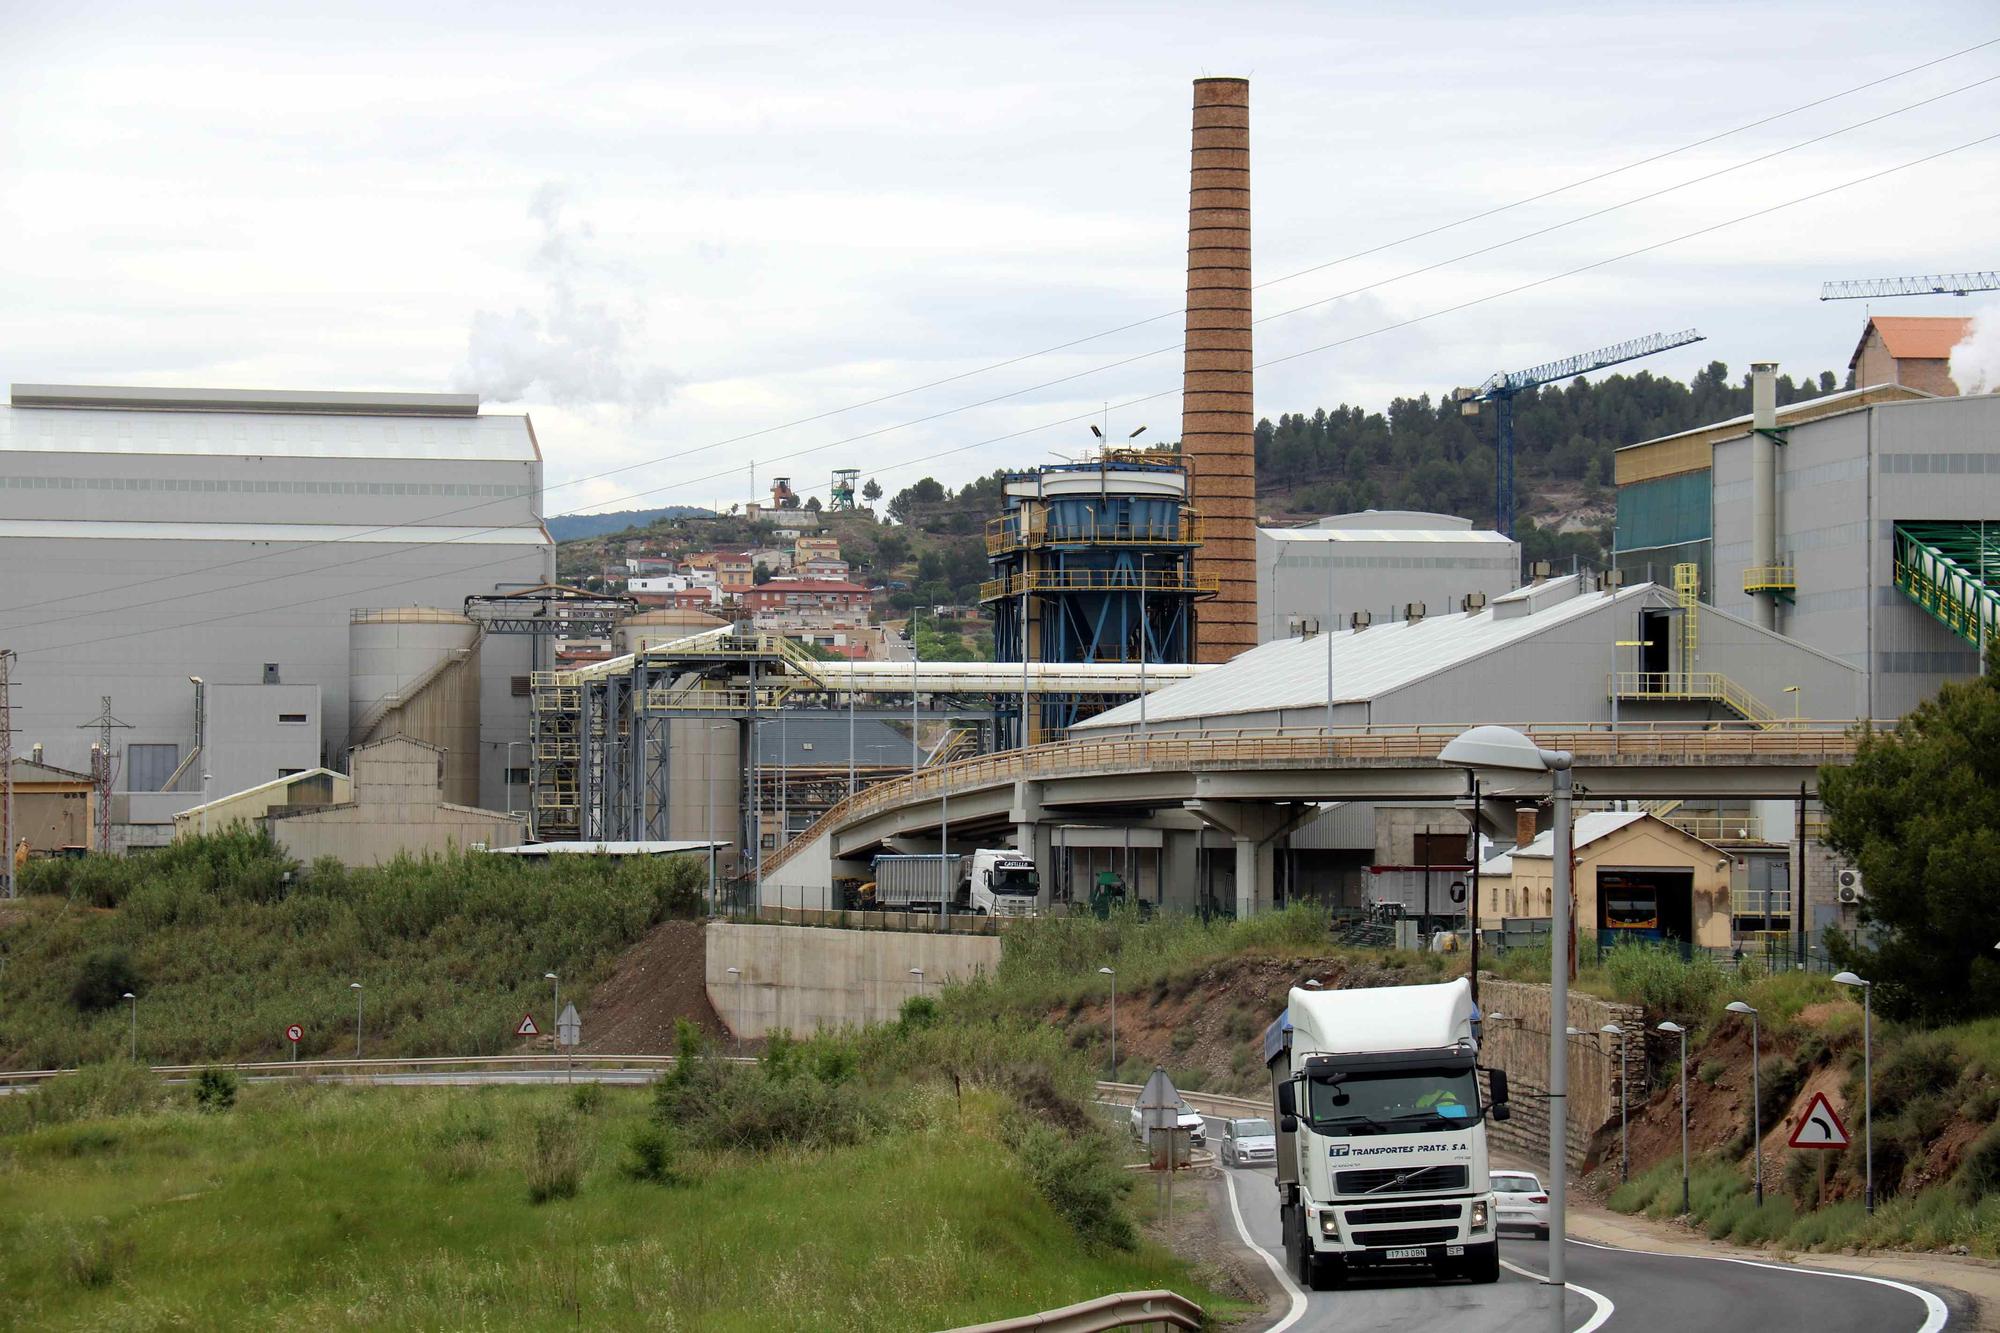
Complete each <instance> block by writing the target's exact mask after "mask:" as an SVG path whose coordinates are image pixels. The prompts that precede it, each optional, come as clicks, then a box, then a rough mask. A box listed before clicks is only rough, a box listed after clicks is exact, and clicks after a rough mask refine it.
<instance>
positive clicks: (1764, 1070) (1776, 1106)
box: [1757, 1055, 1808, 1125]
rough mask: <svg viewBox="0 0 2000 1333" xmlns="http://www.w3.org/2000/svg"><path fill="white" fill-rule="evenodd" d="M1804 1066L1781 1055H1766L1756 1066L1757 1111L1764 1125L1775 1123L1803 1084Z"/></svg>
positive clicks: (1804, 1079)
mask: <svg viewBox="0 0 2000 1333" xmlns="http://www.w3.org/2000/svg"><path fill="white" fill-rule="evenodd" d="M1807 1072H1808V1070H1807V1068H1806V1066H1804V1065H1802V1064H1800V1063H1798V1062H1797V1061H1795V1060H1788V1059H1786V1058H1785V1057H1784V1056H1782V1055H1767V1056H1765V1057H1764V1059H1763V1061H1762V1062H1761V1063H1760V1064H1759V1065H1758V1066H1757V1090H1758V1096H1759V1099H1760V1105H1759V1107H1758V1110H1759V1113H1760V1114H1761V1115H1762V1116H1763V1122H1764V1123H1765V1124H1766V1125H1775V1124H1777V1123H1778V1118H1779V1117H1780V1116H1782V1115H1783V1114H1784V1112H1785V1108H1786V1107H1788V1106H1790V1105H1791V1104H1792V1099H1793V1098H1794V1097H1796V1096H1798V1095H1799V1089H1800V1088H1801V1087H1803V1086H1805V1081H1806V1074H1807Z"/></svg>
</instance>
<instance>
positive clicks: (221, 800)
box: [175, 768, 352, 818]
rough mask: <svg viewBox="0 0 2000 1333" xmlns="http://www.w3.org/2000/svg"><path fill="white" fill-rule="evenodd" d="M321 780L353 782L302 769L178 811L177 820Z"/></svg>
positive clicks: (341, 775) (336, 774)
mask: <svg viewBox="0 0 2000 1333" xmlns="http://www.w3.org/2000/svg"><path fill="white" fill-rule="evenodd" d="M319 778H332V779H335V780H336V781H337V782H350V781H352V779H351V778H349V777H348V776H347V774H345V773H340V772H336V771H335V770H333V769H331V768H307V769H302V770H300V771H299V772H297V773H287V774H285V776H283V777H281V778H272V779H271V780H270V781H269V782H260V783H258V784H257V785H256V786H254V787H245V788H244V789H243V790H241V791H233V792H230V793H229V794H228V795H226V796H216V797H213V798H211V799H209V800H207V801H204V802H202V803H201V804H200V805H191V806H189V807H187V808H186V809H185V810H179V811H176V812H175V818H179V817H180V816H182V815H198V814H200V813H201V812H202V811H204V810H214V809H216V808H218V807H220V806H225V805H231V804H233V803H235V802H237V801H240V800H242V799H243V798H244V797H245V796H255V795H256V794H257V793H258V792H265V791H271V790H273V789H275V788H278V787H291V786H295V785H297V784H298V783H301V782H312V781H314V780H316V779H319Z"/></svg>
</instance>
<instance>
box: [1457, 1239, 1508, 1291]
mask: <svg viewBox="0 0 2000 1333" xmlns="http://www.w3.org/2000/svg"><path fill="white" fill-rule="evenodd" d="M1469 1250H1470V1252H1469V1253H1468V1254H1467V1255H1466V1256H1465V1261H1464V1262H1465V1267H1464V1269H1463V1270H1462V1271H1463V1272H1464V1273H1465V1276H1466V1277H1467V1278H1468V1279H1470V1280H1471V1281H1473V1282H1498V1281H1499V1280H1500V1242H1499V1241H1497V1240H1496V1241H1493V1242H1491V1243H1489V1244H1486V1245H1475V1246H1471V1247H1469Z"/></svg>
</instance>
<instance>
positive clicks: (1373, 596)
mask: <svg viewBox="0 0 2000 1333" xmlns="http://www.w3.org/2000/svg"><path fill="white" fill-rule="evenodd" d="M1520 579H1521V544H1520V543H1519V542H1517V541H1515V540H1513V539H1512V538H1511V537H1507V536H1504V535H1503V534H1501V533H1498V532H1494V531H1491V530H1489V529H1479V528H1474V527H1473V526H1472V520H1471V519H1465V518H1459V517H1457V516H1455V515H1452V514H1427V513H1420V512H1417V511H1414V510H1402V509H1379V510H1378V509H1369V510H1364V511H1363V512H1361V513H1358V514H1336V515H1334V516H1333V517H1331V518H1323V519H1320V520H1319V521H1318V522H1317V523H1314V524H1311V525H1310V526H1307V527H1303V528H1259V529H1257V641H1258V642H1259V643H1269V642H1270V641H1271V640H1273V639H1282V638H1286V637H1289V636H1291V635H1295V634H1297V633H1298V632H1299V631H1300V630H1301V629H1305V628H1328V629H1334V628H1345V627H1346V626H1347V625H1348V624H1350V623H1351V622H1352V620H1353V618H1354V616H1355V615H1356V614H1357V613H1365V614H1366V615H1367V616H1368V617H1369V618H1371V619H1372V620H1374V621H1376V622H1378V623H1386V622H1388V621H1391V620H1401V619H1402V618H1404V617H1405V616H1406V615H1408V614H1409V613H1410V608H1411V607H1412V605H1415V606H1416V607H1417V608H1419V609H1418V611H1417V614H1418V615H1423V614H1425V613H1430V614H1438V613H1442V612H1446V611H1461V610H1464V609H1466V599H1467V598H1468V597H1473V598H1474V599H1475V600H1476V599H1478V598H1482V597H1495V596H1498V595H1499V594H1500V593H1503V592H1506V591H1507V590H1508V589H1510V588H1512V587H1513V586H1514V585H1515V584H1517V583H1519V582H1520Z"/></svg>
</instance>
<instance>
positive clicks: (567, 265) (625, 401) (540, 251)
mask: <svg viewBox="0 0 2000 1333" xmlns="http://www.w3.org/2000/svg"><path fill="white" fill-rule="evenodd" d="M569 204H570V201H569V196H568V191H567V190H566V189H565V188H564V187H563V186H562V185H560V184H557V183H555V182H548V183H545V184H543V185H542V186H541V187H539V188H538V189H537V190H536V191H535V193H534V196H533V197H532V198H531V199H530V200H529V203H528V216H529V217H531V218H533V219H534V220H535V221H536V222H538V223H540V224H541V228H542V239H541V242H540V244H539V245H537V246H536V247H535V252H534V255H533V257H532V259H531V261H530V263H531V267H532V268H533V269H535V270H536V271H537V272H539V273H540V274H541V275H542V277H543V281H544V292H543V299H542V308H541V309H540V310H539V311H536V310H528V309H525V308H519V307H517V308H516V309H515V310H514V312H513V313H512V314H505V313H502V312H500V311H496V310H480V311H477V312H475V313H474V315H473V316H472V329H471V334H470V336H469V338H468V340H467V347H466V358H465V364H463V365H462V366H460V367H459V370H458V375H457V382H458V388H459V391H460V392H467V393H477V394H478V395H479V396H480V397H481V398H484V399H487V400H489V401H494V402H517V401H519V400H520V399H523V398H526V397H528V396H530V395H531V394H532V395H534V396H536V397H539V398H544V399H546V400H548V401H549V402H552V403H556V404H558V405H559V406H563V407H586V406H601V405H615V406H622V407H624V408H627V409H628V410H630V411H631V412H633V413H634V414H637V413H641V412H645V411H649V410H650V409H652V408H655V407H658V406H660V405H661V404H662V403H664V402H665V401H666V399H667V395H668V394H669V393H670V392H671V391H672V389H673V387H674V385H675V383H676V377H675V376H673V375H672V374H671V373H669V372H668V371H666V370H665V369H663V368H661V367H658V366H650V365H646V364H644V363H643V361H642V358H641V355H640V351H639V345H640V344H641V343H642V341H643V335H644V332H645V324H646V312H645V306H644V304H643V302H641V301H640V300H639V298H638V297H637V296H636V295H634V294H633V293H632V291H631V288H630V286H629V284H628V283H623V282H620V281H619V280H618V278H619V275H617V274H615V273H614V272H613V271H612V269H611V266H610V265H608V264H606V263H605V262H604V261H603V260H602V259H601V258H599V257H598V256H597V255H596V253H595V246H594V245H593V241H594V233H593V232H592V230H591V228H590V225H589V223H587V222H583V221H580V220H576V219H574V218H573V217H571V216H569V214H570V211H571V210H570V206H569ZM606 287H620V288H622V290H623V294H624V301H623V303H622V308H614V307H613V306H612V305H611V304H610V303H609V302H607V301H605V300H603V299H600V298H598V297H596V296H595V295H594V292H595V291H596V290H601V289H603V288H606Z"/></svg>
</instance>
